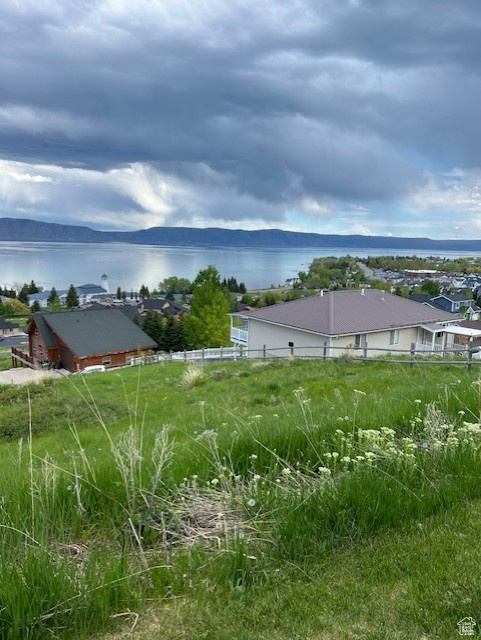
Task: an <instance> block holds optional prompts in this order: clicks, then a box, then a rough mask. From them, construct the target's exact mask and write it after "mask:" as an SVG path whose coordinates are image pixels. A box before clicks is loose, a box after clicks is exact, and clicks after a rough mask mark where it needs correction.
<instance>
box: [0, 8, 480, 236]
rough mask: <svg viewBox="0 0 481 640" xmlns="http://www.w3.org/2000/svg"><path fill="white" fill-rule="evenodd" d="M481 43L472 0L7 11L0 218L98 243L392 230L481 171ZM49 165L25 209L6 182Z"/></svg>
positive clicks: (0, 106)
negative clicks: (106, 234)
mask: <svg viewBox="0 0 481 640" xmlns="http://www.w3.org/2000/svg"><path fill="white" fill-rule="evenodd" d="M480 36H481V5H479V3H478V2H476V1H475V0H472V1H471V0H458V1H457V2H456V3H448V2H444V1H440V0H423V2H419V1H416V2H415V1H414V0H405V1H403V2H399V1H396V2H395V1H391V0H383V1H381V0H351V1H350V2H347V1H342V0H323V1H320V0H316V1H315V2H314V0H312V1H309V0H286V1H285V2H282V3H280V2H275V1H274V0H263V1H261V2H256V3H248V2H247V3H246V2H245V1H244V0H231V1H230V2H225V1H222V2H221V1H219V0H207V2H205V3H199V2H195V1H194V0H186V2H182V3H179V2H177V1H175V0H170V1H162V2H161V1H160V0H159V1H155V0H154V1H149V0H131V1H130V2H123V1H119V0H117V1H114V0H90V1H84V2H82V3H78V2H71V1H66V0H62V1H60V0H45V1H44V2H42V3H39V2H38V1H36V0H18V2H11V1H8V0H7V2H5V3H2V5H1V6H0V158H2V159H3V161H4V163H7V164H6V165H5V164H4V167H8V170H7V169H5V174H4V177H3V189H2V187H1V185H2V182H1V180H0V198H1V200H0V206H2V203H3V210H4V211H5V212H6V213H15V214H16V215H23V214H24V213H25V211H26V212H27V213H29V212H32V213H33V214H41V215H43V216H45V217H50V218H56V219H61V218H62V217H65V218H66V219H69V216H72V217H73V218H75V217H76V216H77V217H78V218H79V219H80V218H83V219H85V220H86V221H90V222H93V221H96V220H97V221H99V223H101V224H102V225H103V226H115V224H118V223H119V221H121V224H122V225H124V226H128V225H130V224H131V225H132V226H145V225H144V224H143V221H145V223H149V224H155V223H157V222H158V223H165V224H176V223H177V222H179V223H184V224H189V223H194V224H204V223H206V222H208V221H209V220H214V221H215V220H221V221H222V220H223V221H226V223H229V224H234V223H235V222H236V221H238V222H242V221H245V220H251V221H253V223H254V221H256V222H257V223H258V226H265V225H262V224H261V223H262V222H264V223H267V224H276V223H282V222H286V220H287V218H286V215H287V213H288V212H291V213H292V212H294V214H295V215H294V217H295V218H296V220H295V223H293V224H298V225H300V224H302V222H301V221H302V220H304V218H302V216H303V215H304V214H306V215H308V216H311V218H310V219H313V218H312V216H314V219H319V218H321V219H322V220H323V224H324V223H325V224H328V225H329V224H330V225H334V224H335V220H336V217H338V214H339V211H340V210H342V211H343V212H344V213H345V212H346V211H348V210H352V209H353V208H355V207H359V206H361V207H362V208H364V207H366V208H367V209H368V210H369V211H370V214H369V216H368V218H369V219H368V220H367V222H368V223H369V224H371V225H373V226H374V227H376V228H379V229H381V228H382V224H383V222H382V221H383V219H384V218H382V217H380V218H379V220H378V219H377V217H376V216H379V215H381V214H379V213H376V211H377V210H378V209H379V207H383V208H384V209H385V211H388V210H391V212H392V213H391V214H390V215H391V216H392V217H394V216H397V215H400V214H401V211H400V208H402V206H401V205H400V203H403V202H404V203H406V202H411V206H414V205H413V204H412V203H413V202H415V199H413V198H411V200H409V198H410V197H411V195H412V194H413V193H417V194H418V193H419V191H421V192H422V190H423V189H427V188H428V187H429V189H430V190H431V191H432V180H433V179H437V178H435V177H434V178H433V176H438V175H439V174H442V173H443V172H450V171H452V170H453V169H454V168H455V167H457V168H461V169H464V170H466V171H468V170H469V171H471V172H472V171H474V170H476V169H477V168H478V167H480V166H481V158H480V154H481V144H480V133H479V127H478V105H479V104H480V100H481V82H480V75H479V63H480V62H481V37H480ZM9 162H10V163H12V162H13V163H14V164H8V163H9ZM38 166H42V167H43V169H41V172H43V173H42V175H44V176H46V177H47V178H50V179H51V181H50V182H44V183H34V185H36V186H35V189H37V191H35V189H34V187H32V182H31V181H30V182H29V184H30V186H31V187H32V189H34V191H33V192H32V197H31V198H30V205H28V206H27V204H26V203H25V202H23V203H22V202H19V200H18V198H15V197H14V194H15V193H16V191H15V189H13V187H12V184H13V182H12V180H13V181H14V182H15V181H16V182H17V183H18V182H19V178H11V174H19V173H22V172H23V173H22V175H24V174H25V171H27V172H28V173H29V175H30V174H32V171H38ZM29 167H30V168H29ZM32 167H37V169H32ZM61 169H63V171H62V170H61ZM72 172H76V173H72ZM88 172H92V173H91V174H90V177H89V173H88ZM129 172H131V173H130V174H129ZM132 172H133V174H134V178H133V182H132V183H131V185H130V186H129V185H128V184H127V182H128V179H129V178H128V176H129V175H131V177H132ZM470 175H471V179H472V173H471V174H470ZM52 176H54V178H53V177H52ZM73 176H75V179H74V178H73ZM102 176H103V178H102ZM119 176H123V177H122V178H121V179H120V178H119ZM75 180H77V181H78V182H77V183H75ZM20 181H22V180H20ZM75 184H78V185H81V188H77V189H76V188H74V185H75ZM135 185H136V188H137V191H136V190H135V189H134V187H135ZM13 186H15V185H13ZM16 186H18V184H17V185H16ZM445 188H446V186H445V185H444V184H440V186H439V189H440V190H443V189H445ZM141 190H144V192H147V195H148V193H149V190H150V192H151V197H150V198H149V197H145V194H142V193H140V191H141ZM431 191H430V192H431ZM417 197H418V196H417ZM66 198H68V199H69V202H67V203H66V202H65V199H66ZM306 202H310V203H313V202H314V203H315V206H312V205H310V206H307V207H305V203H306ZM416 202H417V200H416ZM303 203H304V204H303ZM404 206H405V207H406V206H407V205H404ZM437 206H438V207H439V206H440V205H439V204H438V205H437ZM62 207H63V210H62ZM417 211H418V210H416V211H414V210H412V211H411V213H412V214H413V215H416V213H417ZM296 212H297V213H296ZM329 212H331V213H332V215H333V218H332V220H330V221H329ZM143 213H144V214H145V215H144V217H142V214H143ZM471 213H472V212H471ZM475 214H476V215H477V209H476V210H475ZM384 215H386V214H384ZM403 215H407V213H406V212H404V214H403ZM446 215H447V214H446ZM122 216H124V217H122ZM127 220H130V222H128V221H127ZM306 220H307V219H306ZM413 220H414V218H413ZM69 221H73V220H72V219H69ZM326 221H329V222H326ZM286 224H287V223H286ZM306 224H307V223H306ZM315 224H318V223H315ZM348 224H352V222H351V223H348ZM413 224H414V221H413ZM234 226H235V224H234ZM329 228H330V227H329V226H327V227H326V229H329ZM319 230H322V229H319ZM345 230H349V229H348V228H346V229H345ZM408 235H409V234H408Z"/></svg>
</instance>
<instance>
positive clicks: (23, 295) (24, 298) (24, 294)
mask: <svg viewBox="0 0 481 640" xmlns="http://www.w3.org/2000/svg"><path fill="white" fill-rule="evenodd" d="M18 299H19V300H20V302H23V304H28V284H26V283H25V284H24V285H23V287H22V288H21V289H20V291H19V293H18Z"/></svg>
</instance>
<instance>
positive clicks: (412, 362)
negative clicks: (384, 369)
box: [409, 342, 416, 367]
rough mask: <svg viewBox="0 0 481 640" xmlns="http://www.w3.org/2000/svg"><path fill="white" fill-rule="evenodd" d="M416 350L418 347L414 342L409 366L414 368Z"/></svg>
mask: <svg viewBox="0 0 481 640" xmlns="http://www.w3.org/2000/svg"><path fill="white" fill-rule="evenodd" d="M415 349H416V345H415V343H414V342H411V352H410V358H409V366H410V367H413V366H414V352H415Z"/></svg>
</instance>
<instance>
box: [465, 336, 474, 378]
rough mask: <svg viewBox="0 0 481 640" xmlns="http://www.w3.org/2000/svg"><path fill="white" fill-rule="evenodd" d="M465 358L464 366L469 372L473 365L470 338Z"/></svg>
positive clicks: (471, 340) (471, 341)
mask: <svg viewBox="0 0 481 640" xmlns="http://www.w3.org/2000/svg"><path fill="white" fill-rule="evenodd" d="M466 357H467V362H466V366H467V368H468V371H471V366H472V364H473V339H472V338H469V343H468V349H467V352H466Z"/></svg>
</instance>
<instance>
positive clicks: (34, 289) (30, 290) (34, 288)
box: [28, 280, 40, 294]
mask: <svg viewBox="0 0 481 640" xmlns="http://www.w3.org/2000/svg"><path fill="white" fill-rule="evenodd" d="M39 291H40V287H37V285H36V284H35V282H34V281H33V280H32V281H31V282H30V284H29V285H28V293H29V294H32V293H38V292H39Z"/></svg>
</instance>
